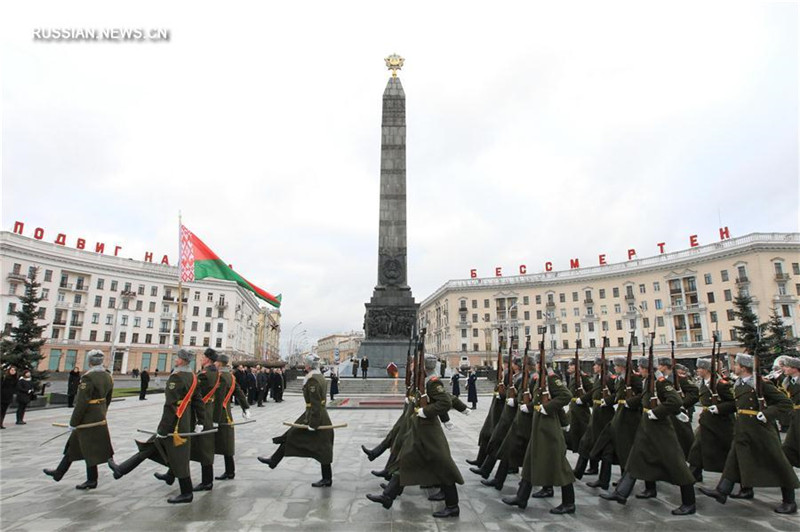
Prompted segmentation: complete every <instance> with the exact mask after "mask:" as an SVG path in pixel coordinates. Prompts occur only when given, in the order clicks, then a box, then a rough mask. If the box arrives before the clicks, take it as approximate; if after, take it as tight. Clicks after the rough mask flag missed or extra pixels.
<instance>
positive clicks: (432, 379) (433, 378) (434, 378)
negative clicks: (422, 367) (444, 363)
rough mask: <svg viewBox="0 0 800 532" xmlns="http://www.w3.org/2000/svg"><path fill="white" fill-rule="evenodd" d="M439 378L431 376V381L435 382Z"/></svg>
mask: <svg viewBox="0 0 800 532" xmlns="http://www.w3.org/2000/svg"><path fill="white" fill-rule="evenodd" d="M438 380H439V377H431V382H436V381H438Z"/></svg>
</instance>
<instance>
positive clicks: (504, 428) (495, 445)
mask: <svg viewBox="0 0 800 532" xmlns="http://www.w3.org/2000/svg"><path fill="white" fill-rule="evenodd" d="M521 383H522V375H519V376H517V377H515V378H514V386H515V387H516V388H517V389H519V386H521ZM507 401H508V394H506V404H504V405H503V410H502V412H501V413H500V419H498V420H497V424H496V425H495V426H494V430H492V437H491V438H489V443H488V444H487V446H486V453H487V454H490V455H496V454H497V451H498V449H500V446H501V445H502V444H503V440H504V439H505V438H506V435H507V434H508V429H510V428H511V422H512V421H514V417H515V416H516V414H517V400H516V399H515V400H514V406H509V405H508V402H507Z"/></svg>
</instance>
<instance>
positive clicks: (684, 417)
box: [658, 357, 699, 458]
mask: <svg viewBox="0 0 800 532" xmlns="http://www.w3.org/2000/svg"><path fill="white" fill-rule="evenodd" d="M676 366H678V364H676ZM658 371H659V372H661V374H662V375H663V376H664V378H665V379H667V380H668V381H670V382H671V383H672V386H673V387H674V388H675V390H676V391H677V392H678V395H680V396H681V410H680V412H679V413H678V415H677V416H673V417H672V418H671V421H672V424H673V426H674V427H675V434H676V435H677V436H678V442H680V444H681V449H683V456H684V457H685V458H688V457H689V450H690V449H691V448H692V443H694V431H693V430H692V414H693V413H694V405H695V404H696V403H697V399H698V397H699V389H698V388H697V386H695V384H694V383H693V382H691V381H690V380H689V378H688V377H687V376H685V374H684V376H681V375H680V374H679V373H678V371H679V369H678V368H677V367H675V368H673V367H672V358H671V357H658Z"/></svg>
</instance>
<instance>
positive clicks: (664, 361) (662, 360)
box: [657, 357, 672, 368]
mask: <svg viewBox="0 0 800 532" xmlns="http://www.w3.org/2000/svg"><path fill="white" fill-rule="evenodd" d="M657 364H658V365H659V366H667V367H668V368H671V367H672V357H658V362H657Z"/></svg>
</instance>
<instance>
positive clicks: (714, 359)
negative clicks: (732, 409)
mask: <svg viewBox="0 0 800 532" xmlns="http://www.w3.org/2000/svg"><path fill="white" fill-rule="evenodd" d="M716 347H717V333H714V334H712V335H711V377H710V384H711V390H710V391H711V404H712V405H716V404H719V395H718V394H717V367H718V366H717V363H718V362H719V351H717V349H716Z"/></svg>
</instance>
